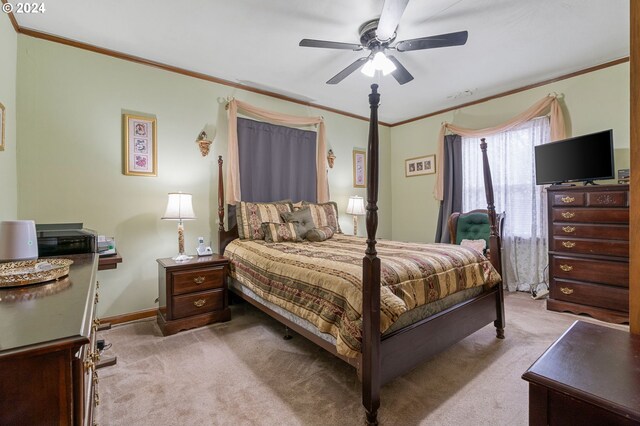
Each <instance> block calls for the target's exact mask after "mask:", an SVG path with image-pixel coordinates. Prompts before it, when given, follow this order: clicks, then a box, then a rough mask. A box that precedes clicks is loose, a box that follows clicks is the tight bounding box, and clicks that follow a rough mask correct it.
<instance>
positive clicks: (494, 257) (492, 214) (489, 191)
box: [480, 138, 505, 339]
mask: <svg viewBox="0 0 640 426" xmlns="http://www.w3.org/2000/svg"><path fill="white" fill-rule="evenodd" d="M480 141H481V142H480V149H481V150H482V171H483V174H484V192H485V195H486V198H487V212H488V213H489V226H490V234H489V250H490V251H491V264H492V265H493V267H494V268H495V269H496V271H498V273H499V274H500V276H502V250H501V249H502V242H501V241H500V236H499V235H498V219H497V216H496V208H495V205H494V200H493V181H492V179H491V168H490V167H489V158H488V157H487V142H486V140H485V138H482V139H480ZM502 286H503V283H502V282H500V283H499V284H498V291H497V292H496V318H497V319H496V320H495V321H494V322H493V325H494V326H495V327H496V336H497V337H498V339H504V326H505V321H504V290H503V288H502Z"/></svg>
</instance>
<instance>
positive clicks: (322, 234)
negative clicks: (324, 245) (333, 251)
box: [306, 226, 333, 243]
mask: <svg viewBox="0 0 640 426" xmlns="http://www.w3.org/2000/svg"><path fill="white" fill-rule="evenodd" d="M331 237H333V228H331V227H330V226H321V227H320V228H313V229H312V230H311V231H309V232H307V237H306V238H307V240H309V241H312V242H314V243H319V242H320V241H324V240H328V239H329V238H331Z"/></svg>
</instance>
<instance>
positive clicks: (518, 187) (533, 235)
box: [462, 117, 550, 291]
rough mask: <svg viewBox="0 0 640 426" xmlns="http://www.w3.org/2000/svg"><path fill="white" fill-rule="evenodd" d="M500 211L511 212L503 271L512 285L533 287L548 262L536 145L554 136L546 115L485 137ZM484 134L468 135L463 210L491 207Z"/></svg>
mask: <svg viewBox="0 0 640 426" xmlns="http://www.w3.org/2000/svg"><path fill="white" fill-rule="evenodd" d="M485 139H486V141H487V146H488V147H487V156H488V157H489V165H490V166H491V175H492V178H493V189H494V195H495V205H496V211H497V212H498V213H500V212H503V211H504V212H505V224H504V229H503V258H504V262H503V264H504V266H505V270H504V271H503V275H506V276H505V280H506V281H507V283H508V286H509V289H510V290H515V289H516V288H517V289H518V290H525V291H528V290H529V288H530V286H531V285H534V286H537V285H538V284H539V283H541V282H543V281H544V279H543V272H544V268H545V266H546V264H547V260H546V256H547V241H546V232H547V229H546V211H545V199H544V196H543V193H542V188H543V187H542V186H538V185H536V183H535V168H534V149H533V147H534V146H536V145H540V144H543V143H547V142H549V140H550V127H549V118H548V117H541V118H536V119H534V120H531V121H529V122H527V123H525V124H522V125H520V126H518V127H515V128H513V129H511V130H509V131H506V132H503V133H498V134H495V135H492V136H489V137H486V138H485ZM479 146H480V139H479V138H466V137H463V138H462V210H463V211H469V210H473V209H486V208H487V205H486V198H485V195H484V194H485V193H484V181H483V177H482V153H481V151H480V149H479Z"/></svg>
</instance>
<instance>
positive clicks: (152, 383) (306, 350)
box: [96, 293, 628, 426]
mask: <svg viewBox="0 0 640 426" xmlns="http://www.w3.org/2000/svg"><path fill="white" fill-rule="evenodd" d="M506 315H507V327H506V330H505V331H506V339H505V340H498V339H496V338H495V331H494V328H493V326H487V327H485V328H483V329H482V330H480V331H478V332H477V333H475V334H473V335H471V336H470V337H468V338H466V339H465V340H463V341H461V342H459V343H457V344H456V345H454V346H453V347H451V348H450V349H449V350H447V351H445V352H443V353H441V354H440V355H438V356H437V357H435V358H433V359H431V360H430V361H427V362H425V363H424V364H423V365H422V366H420V367H418V368H417V369H416V370H414V371H413V372H411V373H409V374H407V375H405V376H403V377H400V378H398V379H396V380H394V381H393V382H391V383H389V384H387V385H386V386H384V387H383V389H382V394H381V400H382V403H381V409H380V411H379V420H380V423H381V424H383V425H418V424H422V425H427V424H429V425H526V424H527V412H528V411H527V410H528V405H527V404H528V388H527V383H526V382H525V381H523V380H522V379H521V378H520V376H521V375H522V373H524V372H525V370H526V369H527V368H528V367H529V366H530V365H531V364H532V363H533V362H534V361H535V360H536V359H537V358H538V356H540V355H541V354H542V353H543V352H544V351H545V349H546V348H547V347H548V346H549V345H550V344H551V343H553V341H554V340H555V339H557V338H558V337H559V336H560V335H561V334H562V333H563V332H564V331H565V330H566V329H567V328H568V327H569V326H570V325H571V324H572V323H573V322H574V321H575V320H576V319H586V318H584V317H576V316H573V315H570V314H561V313H554V312H550V311H547V310H546V309H545V302H544V301H537V300H533V299H531V297H530V296H529V295H527V294H525V293H516V294H514V293H510V294H508V295H507V297H506ZM586 320H590V319H586ZM618 327H620V326H618ZM623 328H624V327H623ZM627 329H628V327H627ZM282 335H283V327H282V326H281V325H280V324H278V323H277V322H275V321H274V320H271V319H270V318H269V317H267V316H266V315H264V314H262V313H261V312H259V311H257V310H255V309H254V308H252V307H251V306H248V305H246V304H243V305H238V306H233V307H232V320H231V321H230V322H228V323H224V324H215V325H212V326H209V327H204V328H200V329H196V330H190V331H186V332H182V333H180V334H177V335H174V336H169V337H162V335H161V334H160V330H159V329H158V327H157V325H156V323H155V319H154V320H151V319H149V320H144V321H138V322H135V323H130V324H125V325H121V326H117V327H114V328H113V329H112V330H109V331H105V332H101V333H100V337H102V338H105V339H106V340H107V342H109V343H112V344H113V346H112V347H111V348H110V349H109V350H108V351H106V352H105V354H107V355H117V356H118V363H117V365H115V366H112V367H107V368H104V369H101V370H99V375H100V383H99V385H98V390H99V394H100V405H99V406H98V408H97V413H96V418H97V422H98V424H99V425H103V426H106V425H127V426H128V425H157V426H160V425H162V426H164V425H360V424H363V423H364V409H363V408H362V405H361V402H360V399H361V397H360V384H359V382H358V381H357V378H356V374H355V370H354V369H353V368H352V367H350V366H349V365H347V364H346V363H344V362H342V361H340V360H338V359H337V358H334V357H333V356H332V355H330V354H328V353H327V352H325V351H324V350H322V349H320V348H318V347H317V346H315V345H313V344H312V343H310V342H309V341H307V340H306V339H304V338H303V337H300V336H298V335H295V337H294V338H293V339H292V340H289V341H285V340H283V339H282Z"/></svg>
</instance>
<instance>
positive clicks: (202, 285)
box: [171, 266, 225, 295]
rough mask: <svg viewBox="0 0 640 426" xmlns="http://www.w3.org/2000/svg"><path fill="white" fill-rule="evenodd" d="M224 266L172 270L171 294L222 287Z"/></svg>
mask: <svg viewBox="0 0 640 426" xmlns="http://www.w3.org/2000/svg"><path fill="white" fill-rule="evenodd" d="M224 269H225V268H224V266H220V267H215V268H206V269H196V270H192V271H179V272H172V273H171V275H172V278H173V294H174V295H178V294H184V293H193V292H194V291H203V290H209V289H212V288H222V287H223V286H224Z"/></svg>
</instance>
